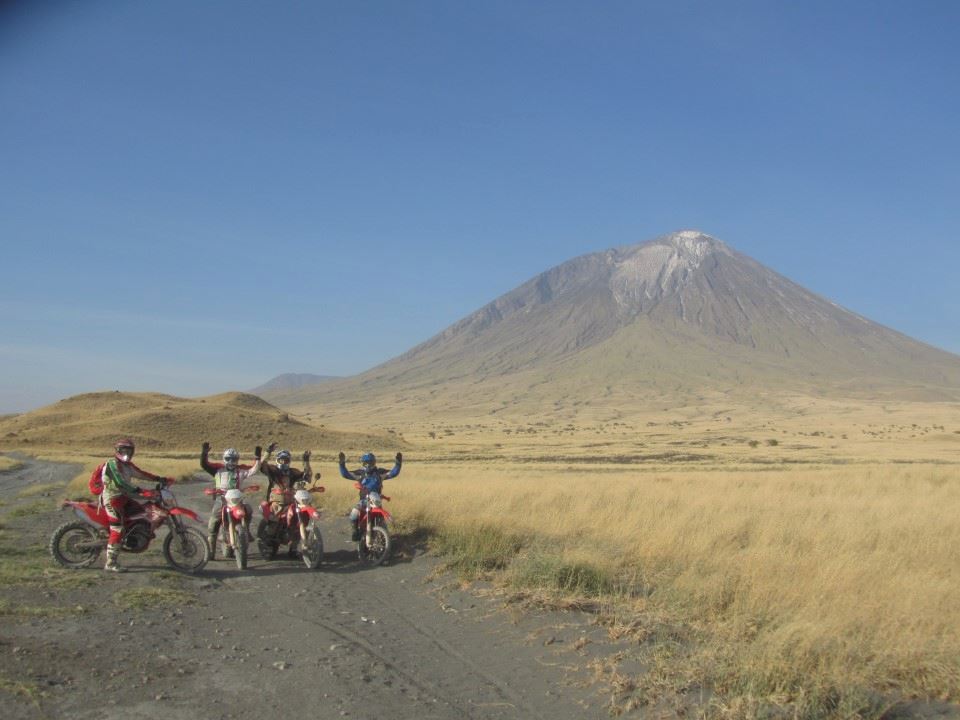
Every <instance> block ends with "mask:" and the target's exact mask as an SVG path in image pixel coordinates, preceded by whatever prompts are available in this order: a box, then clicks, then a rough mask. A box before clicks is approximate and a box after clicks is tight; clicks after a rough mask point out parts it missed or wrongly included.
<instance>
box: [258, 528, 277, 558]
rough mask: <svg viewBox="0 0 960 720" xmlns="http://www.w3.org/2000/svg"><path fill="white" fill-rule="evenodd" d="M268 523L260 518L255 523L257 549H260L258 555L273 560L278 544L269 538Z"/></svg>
mask: <svg viewBox="0 0 960 720" xmlns="http://www.w3.org/2000/svg"><path fill="white" fill-rule="evenodd" d="M269 538H270V523H269V522H268V521H266V520H261V521H260V523H259V524H258V525H257V550H259V551H260V557H262V558H263V559H264V560H273V559H274V558H275V557H276V556H277V550H278V549H279V548H280V544H279V543H277V542H274V541H273V540H270V539H269Z"/></svg>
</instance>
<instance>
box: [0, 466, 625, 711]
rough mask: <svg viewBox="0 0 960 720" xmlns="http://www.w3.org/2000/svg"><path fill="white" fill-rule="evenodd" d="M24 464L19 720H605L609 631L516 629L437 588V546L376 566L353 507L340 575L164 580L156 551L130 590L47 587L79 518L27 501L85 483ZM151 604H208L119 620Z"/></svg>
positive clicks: (13, 512) (100, 580)
mask: <svg viewBox="0 0 960 720" xmlns="http://www.w3.org/2000/svg"><path fill="white" fill-rule="evenodd" d="M24 460H25V462H26V464H25V466H24V467H23V468H21V469H18V470H14V471H11V472H7V473H0V499H2V501H3V502H4V506H3V507H2V508H0V521H2V527H3V555H4V557H5V559H9V558H10V557H11V556H14V559H15V560H16V561H17V562H20V559H19V558H20V555H18V553H19V552H20V551H19V550H11V549H10V548H11V546H14V545H15V538H16V537H20V536H21V534H22V533H27V531H28V530H29V533H28V534H27V536H28V537H32V538H33V541H32V543H33V547H32V548H31V549H29V551H27V552H24V553H23V554H22V564H23V566H24V567H27V566H29V565H30V564H31V563H32V564H33V565H34V566H35V567H40V570H39V571H38V573H39V574H38V573H35V574H34V575H35V577H33V579H28V580H27V581H24V582H7V583H5V584H4V586H3V587H0V599H2V600H3V601H4V605H3V606H0V607H2V608H5V609H4V610H3V613H2V614H0V618H2V621H3V624H2V628H3V629H2V632H0V699H3V700H4V703H3V705H4V713H3V715H4V717H5V718H8V719H9V718H59V717H70V718H98V719H103V718H154V717H158V716H163V717H165V718H173V719H175V718H190V719H191V720H195V719H196V718H224V719H226V718H257V719H258V720H260V719H261V718H264V717H269V716H272V715H275V714H283V715H287V714H290V713H293V714H294V715H295V716H298V717H315V718H341V717H354V718H364V719H367V718H369V719H370V720H373V719H374V718H386V717H389V718H396V719H398V720H399V719H404V718H416V719H417V720H428V719H437V720H441V719H444V720H445V719H447V718H450V719H453V718H477V719H486V718H551V719H552V720H563V719H565V718H584V717H604V716H606V714H607V713H606V712H605V711H604V709H603V708H602V702H601V698H599V697H598V695H597V694H596V690H595V689H591V688H588V687H586V686H585V685H584V684H583V682H582V681H583V679H584V673H583V671H582V670H578V669H575V668H582V667H583V665H584V664H585V663H586V662H587V661H588V660H589V658H590V653H591V650H594V649H595V648H598V647H599V646H596V645H591V644H590V642H589V640H590V639H596V640H599V639H600V636H601V635H602V630H601V629H600V628H597V627H595V626H591V625H590V624H589V623H588V621H587V619H586V618H583V617H577V616H575V615H572V614H563V615H561V614H543V615H529V614H527V615H514V614H511V613H509V612H506V611H504V610H502V609H501V608H500V607H499V606H498V604H497V603H496V601H493V600H489V599H483V598H478V597H476V596H475V595H472V594H470V593H466V592H463V591H461V590H459V589H457V588H456V586H455V584H454V583H452V582H451V581H450V579H449V578H447V579H443V578H441V579H439V580H429V579H428V577H429V576H430V575H431V573H432V571H433V570H434V569H435V566H436V564H435V562H434V561H433V560H432V559H431V558H430V556H429V555H428V554H426V555H425V554H422V548H417V547H411V546H407V547H405V548H404V552H403V553H402V554H401V555H400V557H398V558H397V559H396V560H395V561H394V562H392V563H391V564H389V565H388V566H385V567H379V568H372V569H366V568H363V567H361V566H360V565H359V564H358V562H357V561H356V555H355V552H354V550H353V545H351V544H348V543H347V542H346V539H347V538H348V527H347V523H346V520H345V519H344V518H343V517H342V516H341V513H339V512H338V511H339V510H340V509H339V508H333V509H330V510H328V511H327V516H328V517H327V520H326V521H325V526H324V539H325V542H326V552H327V555H326V562H325V564H324V566H323V568H322V569H320V570H318V571H314V572H310V571H308V570H307V569H306V568H304V567H303V566H302V564H300V563H299V562H294V561H290V560H286V559H284V560H275V561H272V562H269V563H267V562H264V561H262V560H260V559H259V557H257V556H256V555H255V554H254V557H253V558H252V559H251V562H250V567H249V568H248V570H247V571H246V572H240V571H237V570H236V568H235V565H234V564H233V563H232V562H227V561H224V560H217V561H215V562H211V563H210V564H208V565H207V568H206V569H205V570H204V572H203V573H202V574H201V575H199V576H196V577H188V576H181V575H179V574H174V573H171V572H168V571H166V565H165V563H164V561H163V557H162V555H161V553H160V546H159V544H158V543H154V545H153V546H151V547H150V548H149V549H148V550H147V551H146V552H145V553H143V554H141V555H130V554H124V555H123V556H122V561H123V564H124V565H125V566H126V567H128V568H130V572H127V573H125V574H123V575H107V574H105V573H103V572H102V571H101V570H99V566H98V569H91V570H80V571H63V572H58V571H54V572H50V570H49V568H53V567H54V565H53V561H52V560H50V559H49V556H48V555H44V553H45V550H43V551H41V548H40V547H39V545H41V544H44V543H45V542H46V539H47V538H48V537H49V535H50V532H51V531H52V530H53V528H55V527H56V526H57V525H58V524H60V523H62V522H66V521H67V520H69V519H70V516H68V514H67V513H66V512H58V511H48V510H47V509H46V507H49V505H52V502H53V499H54V498H53V497H40V499H39V500H38V499H37V498H35V497H19V496H18V495H19V494H20V493H22V492H23V490H24V489H25V488H28V487H30V486H31V485H33V484H35V483H53V482H59V483H66V482H67V481H68V480H69V479H70V478H71V477H72V476H73V475H74V474H75V472H76V468H73V467H69V466H60V465H53V464H51V463H42V462H37V461H32V460H27V459H24ZM175 489H177V488H175ZM200 489H201V486H200V485H192V486H183V487H181V488H179V489H178V499H179V500H180V502H181V504H183V505H185V506H187V507H191V508H194V509H197V510H200V511H204V512H203V514H204V519H205V511H206V510H207V509H208V505H209V500H208V499H206V498H202V496H201V494H200ZM54 495H59V493H54ZM41 501H42V502H45V503H47V505H40V504H39V502H41ZM18 508H20V510H17V509H18ZM136 588H162V589H165V590H169V592H170V593H171V594H172V595H171V596H174V597H180V598H181V599H186V600H190V599H192V600H193V602H192V604H188V603H186V602H183V601H180V602H163V603H161V604H160V605H158V606H157V607H155V608H151V609H145V610H140V609H131V608H127V607H121V606H118V604H117V602H118V601H117V598H118V597H122V596H124V593H126V592H128V591H130V590H133V589H136ZM118 593H119V595H118ZM25 608H26V609H25ZM8 708H9V710H12V712H10V711H8Z"/></svg>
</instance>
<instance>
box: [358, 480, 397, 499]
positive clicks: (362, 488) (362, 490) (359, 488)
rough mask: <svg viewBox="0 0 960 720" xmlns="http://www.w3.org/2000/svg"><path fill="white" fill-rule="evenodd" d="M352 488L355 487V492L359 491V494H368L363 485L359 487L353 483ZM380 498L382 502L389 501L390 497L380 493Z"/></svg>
mask: <svg viewBox="0 0 960 720" xmlns="http://www.w3.org/2000/svg"><path fill="white" fill-rule="evenodd" d="M353 487H355V488H356V489H357V490H359V491H360V492H362V493H365V494H366V493H369V492H370V491H369V490H367V489H366V488H365V487H364V486H363V485H361V484H360V483H358V482H355V483H354V484H353ZM380 497H381V498H383V499H384V500H389V499H390V496H389V495H384V494H383V493H380Z"/></svg>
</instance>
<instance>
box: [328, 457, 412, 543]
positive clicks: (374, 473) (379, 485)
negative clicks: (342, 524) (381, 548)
mask: <svg viewBox="0 0 960 720" xmlns="http://www.w3.org/2000/svg"><path fill="white" fill-rule="evenodd" d="M339 460H340V475H341V476H342V477H344V478H346V479H347V480H359V481H360V502H358V503H357V504H356V505H354V507H353V509H352V510H351V511H350V522H352V523H353V535H351V538H350V539H351V540H359V539H360V511H361V510H362V509H363V503H364V499H365V498H366V496H367V495H368V494H369V493H377V494H378V495H379V494H380V493H381V491H382V490H383V481H384V480H390V479H391V478H395V477H396V476H397V475H399V474H400V466H401V465H402V464H403V453H397V455H396V461H397V464H396V465H394V466H393V469H392V470H386V469H385V468H379V467H377V458H376V456H375V455H374V454H373V453H369V452H368V453H365V454H364V455H362V456H361V457H360V464H361V466H362V467H360V468H358V469H357V470H354V471H352V472H351V471H350V470H347V456H346V455H344V454H343V453H342V452H341V453H340V456H339Z"/></svg>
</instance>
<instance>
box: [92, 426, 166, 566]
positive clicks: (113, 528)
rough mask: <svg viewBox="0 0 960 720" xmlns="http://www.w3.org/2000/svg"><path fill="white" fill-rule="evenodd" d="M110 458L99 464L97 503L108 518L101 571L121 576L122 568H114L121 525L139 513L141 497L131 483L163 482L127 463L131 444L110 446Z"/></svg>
mask: <svg viewBox="0 0 960 720" xmlns="http://www.w3.org/2000/svg"><path fill="white" fill-rule="evenodd" d="M113 448H114V451H115V452H114V456H113V457H112V458H110V459H109V460H108V461H107V462H105V463H104V464H103V471H102V473H101V481H102V482H103V492H102V494H101V495H100V502H101V503H103V509H104V510H105V511H106V513H107V517H108V518H110V537H109V538H108V539H107V562H106V564H105V565H104V566H103V569H104V570H110V571H112V572H124V568H122V567H120V566H119V565H118V564H117V556H118V555H119V554H120V541H121V540H122V539H123V521H124V518H126V517H127V516H128V515H131V514H133V513H135V512H137V511H138V510H140V509H141V507H140V503H139V502H137V501H138V500H142V499H143V497H142V495H141V494H140V493H141V492H142V490H141V489H140V488H139V487H137V486H136V485H134V484H133V482H132V481H133V480H135V479H140V480H149V481H151V482H163V481H164V480H165V478H163V477H161V476H159V475H154V474H153V473H148V472H146V471H145V470H141V469H140V468H138V467H137V466H136V465H134V464H133V463H132V462H131V459H132V458H133V452H134V450H135V449H136V448H135V446H134V443H133V440H132V439H130V438H121V439H119V440H117V442H116V443H115V444H114V446H113Z"/></svg>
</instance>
